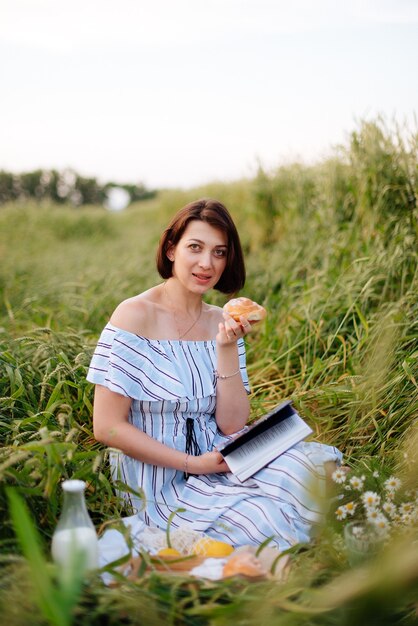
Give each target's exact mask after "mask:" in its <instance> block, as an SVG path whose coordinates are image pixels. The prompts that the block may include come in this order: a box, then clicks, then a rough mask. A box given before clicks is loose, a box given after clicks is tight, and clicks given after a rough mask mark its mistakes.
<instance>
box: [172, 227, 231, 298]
mask: <svg viewBox="0 0 418 626" xmlns="http://www.w3.org/2000/svg"><path fill="white" fill-rule="evenodd" d="M227 243H228V242H227V235H226V233H224V232H223V231H222V230H218V229H217V228H214V227H213V226H211V225H210V224H208V223H207V222H202V221H200V220H192V221H191V222H189V224H188V226H187V228H186V230H185V231H184V233H183V236H182V238H181V239H180V241H179V242H178V244H177V245H176V246H173V247H172V248H170V249H169V250H168V252H167V256H168V258H169V259H170V261H173V276H174V277H175V278H177V279H178V280H180V282H182V283H183V284H184V286H185V287H187V288H188V289H190V290H191V291H194V292H199V293H204V292H205V291H207V290H208V289H211V288H212V287H214V285H216V283H217V282H218V281H219V279H220V277H221V276H222V272H223V271H224V269H225V266H226V258H227V254H228V246H227Z"/></svg>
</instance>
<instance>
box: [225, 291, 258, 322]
mask: <svg viewBox="0 0 418 626" xmlns="http://www.w3.org/2000/svg"><path fill="white" fill-rule="evenodd" d="M224 311H226V312H227V313H228V314H229V315H230V316H231V317H232V318H233V319H234V320H235V321H236V322H239V321H240V317H241V316H243V317H245V318H246V319H247V320H248V321H249V322H259V321H260V320H263V319H264V318H265V317H266V315H267V311H266V309H265V308H264V307H262V306H261V304H257V302H254V301H253V300H250V298H244V297H243V296H241V297H240V298H233V299H232V300H229V302H227V303H226V304H225V305H224Z"/></svg>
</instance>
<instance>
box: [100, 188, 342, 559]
mask: <svg viewBox="0 0 418 626" xmlns="http://www.w3.org/2000/svg"><path fill="white" fill-rule="evenodd" d="M157 267H158V271H159V273H160V275H161V276H162V278H163V279H165V280H164V282H163V283H161V284H159V285H156V286H155V287H152V288H151V289H149V290H148V291H145V292H144V293H142V294H140V295H138V296H135V297H133V298H130V299H129V300H126V301H124V302H122V303H121V304H120V305H119V306H118V307H117V308H116V310H115V312H114V313H113V315H112V317H111V319H110V322H109V323H108V324H107V326H106V327H105V329H104V330H103V333H102V335H101V337H100V340H99V342H98V345H97V348H96V351H95V354H94V356H93V359H92V363H91V366H90V369H89V374H88V380H89V381H91V382H93V383H96V388H95V398H94V412H93V426H94V435H95V437H96V438H97V439H98V440H99V441H101V442H102V443H104V444H105V445H107V446H109V447H111V448H117V449H118V450H120V451H121V454H120V455H118V457H119V458H118V465H117V468H116V467H115V470H117V472H118V473H119V476H118V477H119V478H120V479H121V480H122V481H123V482H125V483H126V484H127V485H129V487H130V488H131V489H132V490H134V491H137V492H138V491H142V492H143V493H144V494H145V502H144V501H143V499H141V498H140V497H137V496H135V495H133V494H131V496H130V501H131V503H132V504H133V506H134V507H136V508H137V509H138V515H139V517H140V518H141V519H142V520H143V522H144V523H145V524H146V525H147V526H151V527H158V528H161V529H165V528H166V526H167V522H168V520H169V517H170V515H171V514H172V513H173V512H174V511H177V512H176V514H175V515H174V518H173V519H172V525H173V527H186V528H189V529H192V530H195V531H202V532H205V533H206V534H207V535H209V536H211V537H213V538H215V539H219V540H223V541H228V542H229V543H231V544H233V545H235V546H238V545H244V544H255V545H257V544H259V543H261V542H263V541H264V540H266V539H267V538H268V537H271V536H274V539H273V542H274V543H275V544H276V545H277V546H278V547H279V548H280V549H286V548H288V547H289V546H291V545H293V544H295V543H297V542H301V541H309V537H310V530H311V526H312V523H313V522H314V521H316V520H317V519H318V515H319V513H320V511H319V508H320V507H319V506H318V505H317V504H316V502H315V500H314V498H313V497H312V482H313V479H319V480H320V481H321V480H322V482H324V479H325V469H324V468H325V464H327V463H328V462H335V461H339V460H340V453H339V452H338V451H337V450H336V449H335V448H331V447H329V446H324V445H321V444H318V443H306V442H302V443H300V444H298V445H296V446H294V447H293V448H291V449H290V450H289V451H288V452H287V453H285V454H283V455H281V456H280V457H279V458H278V459H276V460H275V461H273V462H272V463H270V464H269V465H268V466H267V467H265V468H263V469H262V470H260V471H259V472H257V473H256V474H255V475H254V476H253V477H252V478H250V479H248V480H246V481H245V482H243V483H242V482H240V481H239V480H238V479H237V478H236V477H235V476H234V475H233V474H231V473H230V472H229V469H228V466H227V464H226V463H225V461H224V460H223V457H222V455H221V454H220V453H219V452H218V451H217V449H216V447H217V446H218V445H220V444H222V443H224V442H225V441H226V440H227V439H228V436H230V435H232V434H233V433H235V432H237V431H239V430H241V429H242V428H243V427H244V426H245V424H246V422H247V420H248V417H249V412H250V405H249V400H248V392H249V386H248V378H247V373H246V365H245V346H244V337H245V335H247V334H248V333H249V332H250V331H251V324H250V323H249V322H248V320H247V319H245V318H244V317H241V319H240V321H239V322H236V321H234V319H232V317H230V316H229V315H227V314H226V313H225V312H223V310H222V309H220V308H219V307H216V306H211V305H208V304H206V303H205V302H204V301H203V299H202V298H203V296H204V294H205V293H206V292H208V291H209V290H210V289H212V288H213V289H218V290H219V291H221V292H222V293H226V294H231V293H234V292H237V291H238V290H239V289H241V288H242V287H243V286H244V282H245V267H244V261H243V255H242V250H241V244H240V240H239V236H238V233H237V230H236V228H235V225H234V223H233V221H232V219H231V216H230V214H229V213H228V211H227V209H226V208H225V207H224V206H223V205H222V204H221V203H220V202H217V201H215V200H210V199H203V200H198V201H196V202H192V203H191V204H188V205H187V206H185V207H184V208H183V209H181V210H180V211H179V212H178V213H177V215H176V216H175V217H174V218H173V220H172V221H171V223H170V225H169V226H168V228H167V229H166V230H165V231H164V233H163V235H162V238H161V240H160V244H159V248H158V253H157Z"/></svg>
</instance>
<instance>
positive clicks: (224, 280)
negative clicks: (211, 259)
mask: <svg viewBox="0 0 418 626" xmlns="http://www.w3.org/2000/svg"><path fill="white" fill-rule="evenodd" d="M192 220H200V221H202V222H207V223H208V224H210V225H211V226H213V227H214V228H218V229H219V230H221V231H222V232H224V233H225V234H226V236H227V245H228V253H227V258H226V266H225V269H224V271H223V273H222V276H221V277H220V279H219V280H218V282H217V283H216V285H215V287H214V289H217V290H218V291H220V292H222V293H225V294H233V293H236V292H237V291H239V290H240V289H242V287H243V286H244V283H245V264H244V256H243V254H242V248H241V242H240V239H239V235H238V231H237V229H236V226H235V224H234V222H233V220H232V217H231V215H230V213H229V211H228V209H227V208H226V207H225V206H224V205H223V204H222V203H221V202H218V201H217V200H212V199H211V198H202V199H201V200H196V201H195V202H190V204H186V206H184V207H183V208H182V209H180V211H178V213H176V215H175V216H174V217H173V219H172V220H171V222H170V224H169V225H168V227H167V228H166V229H165V231H164V232H163V234H162V236H161V239H160V243H159V245H158V250H157V269H158V272H159V274H160V276H161V277H162V278H170V277H171V276H172V275H173V262H172V261H170V259H169V258H168V257H167V251H168V250H169V248H170V247H171V246H176V245H177V244H178V242H179V241H180V239H181V238H182V236H183V233H184V231H185V230H186V228H187V226H188V225H189V223H190V222H191V221H192Z"/></svg>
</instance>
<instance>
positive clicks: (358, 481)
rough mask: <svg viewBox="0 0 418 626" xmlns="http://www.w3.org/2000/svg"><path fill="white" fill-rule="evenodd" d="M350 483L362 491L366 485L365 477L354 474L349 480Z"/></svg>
mask: <svg viewBox="0 0 418 626" xmlns="http://www.w3.org/2000/svg"><path fill="white" fill-rule="evenodd" d="M349 483H350V485H351V486H352V488H353V489H357V491H361V490H362V489H363V486H364V480H363V478H360V477H359V476H352V477H351V478H350V480H349Z"/></svg>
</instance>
